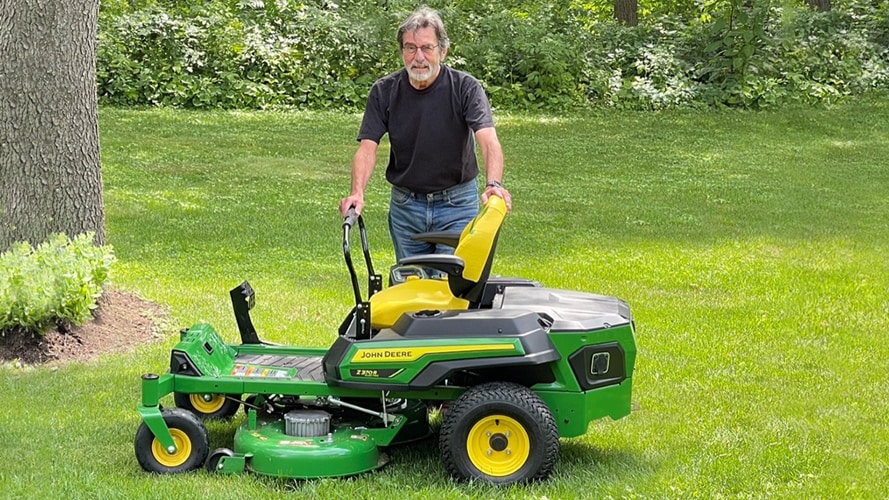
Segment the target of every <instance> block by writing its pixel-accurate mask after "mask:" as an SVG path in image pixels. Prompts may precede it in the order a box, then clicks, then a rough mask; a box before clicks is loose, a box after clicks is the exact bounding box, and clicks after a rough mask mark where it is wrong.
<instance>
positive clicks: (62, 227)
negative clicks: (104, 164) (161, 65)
mask: <svg viewBox="0 0 889 500" xmlns="http://www.w3.org/2000/svg"><path fill="white" fill-rule="evenodd" d="M98 12H99V0H0V54H2V57H0V179H2V183H0V250H3V249H6V248H8V246H9V245H10V243H12V242H16V241H28V242H30V243H32V244H35V245H36V244H38V243H40V242H42V241H44V240H46V239H47V237H48V236H49V235H50V234H52V233H65V234H67V235H69V236H74V235H77V234H81V233H85V232H88V231H93V232H95V234H96V236H95V240H96V241H95V242H96V243H97V244H102V243H104V240H105V234H104V225H105V215H104V206H103V203H102V173H101V168H100V163H99V125H98V105H97V100H96V38H97V31H98Z"/></svg>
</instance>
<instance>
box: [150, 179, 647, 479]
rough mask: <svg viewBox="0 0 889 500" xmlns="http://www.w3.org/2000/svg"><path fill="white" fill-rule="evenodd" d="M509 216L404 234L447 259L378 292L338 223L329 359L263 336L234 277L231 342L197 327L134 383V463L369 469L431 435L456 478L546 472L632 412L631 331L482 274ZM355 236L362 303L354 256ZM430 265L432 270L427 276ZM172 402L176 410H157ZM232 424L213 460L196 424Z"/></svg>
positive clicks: (616, 318)
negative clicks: (433, 419) (573, 444)
mask: <svg viewBox="0 0 889 500" xmlns="http://www.w3.org/2000/svg"><path fill="white" fill-rule="evenodd" d="M506 212H507V210H506V205H505V203H504V202H503V200H502V199H501V198H499V197H496V196H493V197H491V198H490V199H489V200H488V202H487V203H486V204H485V206H484V207H483V208H482V210H481V211H480V213H479V215H478V216H477V217H476V218H475V219H474V220H473V221H472V222H471V223H470V224H469V225H468V226H467V227H466V228H465V229H464V230H463V231H462V232H461V233H424V234H422V235H418V236H417V238H418V239H421V240H424V241H429V242H435V243H442V244H447V245H450V246H452V247H454V254H453V255H440V254H435V255H423V256H415V257H409V258H406V259H402V260H401V261H399V262H398V263H397V264H396V266H394V267H393V269H392V270H391V271H390V276H389V284H388V286H387V287H386V288H385V289H384V288H383V286H382V277H381V276H380V275H379V274H375V272H374V269H373V263H372V262H371V256H370V251H369V249H368V244H367V233H366V230H365V226H364V221H363V219H362V217H361V216H360V215H358V216H356V215H355V214H354V211H350V212H349V213H348V214H347V215H346V217H345V219H344V222H343V253H344V256H345V261H346V265H347V268H348V270H349V274H350V277H351V281H352V288H353V291H354V295H355V306H354V307H353V308H352V310H351V311H350V312H349V313H348V314H347V316H346V318H345V320H344V321H343V322H342V324H341V325H340V327H339V331H338V335H337V336H336V338H335V340H334V341H333V343H332V345H331V346H330V347H329V348H317V347H295V346H285V345H277V344H272V343H268V342H264V341H262V340H260V338H259V335H258V334H257V332H256V330H255V328H254V327H253V323H252V321H251V319H250V310H251V309H252V308H253V306H254V304H255V302H256V300H255V293H254V291H253V288H252V287H251V285H250V284H249V283H247V282H244V283H242V284H241V285H239V286H237V287H235V288H234V289H233V290H231V292H230V296H231V300H232V305H233V309H234V314H235V319H236V321H237V325H238V330H239V333H240V338H241V342H240V344H229V343H226V342H225V341H223V339H222V337H221V336H220V335H219V334H218V333H217V332H216V331H215V330H214V328H213V327H212V326H210V325H209V324H203V323H201V324H196V325H194V326H192V327H190V328H188V329H186V330H183V331H182V332H181V334H180V340H179V342H178V343H177V344H176V345H175V346H174V347H173V349H172V352H171V354H170V368H169V371H167V372H166V373H163V374H160V375H158V374H150V373H149V374H145V375H143V376H142V399H141V402H140V403H139V405H138V411H139V414H140V416H141V419H142V422H141V424H140V426H139V429H138V431H137V432H136V438H135V453H136V458H137V461H138V462H139V464H140V465H141V467H142V468H143V469H145V470H146V471H149V472H156V473H178V472H186V471H191V470H195V469H200V468H206V470H207V471H209V472H211V473H218V474H234V473H242V472H252V473H256V474H263V475H269V476H277V477H285V478H296V479H308V478H320V477H335V476H350V475H355V474H359V473H363V472H367V471H372V470H375V469H378V468H379V467H382V466H383V465H385V464H386V463H387V462H388V460H389V453H387V450H389V449H390V448H391V447H394V446H395V445H399V444H403V443H409V442H412V441H416V440H421V439H430V436H434V435H435V432H433V428H432V427H433V426H431V425H430V419H429V415H430V411H431V410H438V409H440V412H441V422H440V428H439V429H437V434H438V436H437V438H438V443H439V449H440V453H441V460H442V462H443V463H444V465H445V468H446V469H447V471H448V472H449V473H450V474H451V475H452V476H453V477H455V478H456V479H460V480H481V481H484V482H489V483H498V484H511V483H516V482H526V481H530V480H535V479H543V478H545V477H547V476H548V475H549V474H550V472H551V471H552V469H553V467H554V466H555V464H556V461H557V458H558V454H559V438H570V437H577V436H582V435H584V434H585V433H586V432H587V429H588V426H589V423H590V422H591V421H594V420H597V419H600V418H603V417H610V418H612V419H619V418H621V417H624V416H626V415H628V414H629V413H630V397H631V386H632V375H633V367H634V363H635V358H636V346H635V340H634V332H635V324H634V322H633V318H632V315H631V313H630V309H629V307H628V305H627V304H626V303H625V302H623V301H621V300H619V299H617V298H614V297H608V296H603V295H595V294H591V293H584V292H576V291H568V290H557V289H550V288H545V287H544V286H542V285H541V284H540V283H539V282H537V281H533V280H529V279H523V278H508V277H499V276H492V275H491V267H492V262H493V258H494V250H495V248H496V244H497V239H498V237H499V234H500V229H501V225H502V223H503V220H504V218H505V217H506ZM355 228H357V229H358V233H359V236H360V238H361V246H362V250H363V256H364V260H365V265H366V267H367V274H368V279H367V286H366V290H367V293H366V297H365V296H364V295H363V294H362V290H361V286H360V285H359V279H358V273H357V271H356V268H355V266H354V265H353V262H352V257H351V254H352V252H351V245H350V235H351V233H352V231H353V230H354V229H355ZM430 270H431V272H430ZM170 394H172V395H173V401H174V403H175V407H170V408H167V407H163V406H162V404H161V400H162V399H163V398H165V397H167V396H169V395H170ZM241 408H243V413H244V415H245V417H244V418H243V423H242V424H240V426H239V427H238V429H237V431H236V433H235V435H234V439H233V442H232V445H231V447H230V448H220V449H216V450H214V451H212V452H211V451H210V449H209V439H208V432H207V430H206V427H205V426H204V423H203V422H204V421H205V420H207V419H231V418H234V416H235V415H236V413H237V412H238V411H239V409H241Z"/></svg>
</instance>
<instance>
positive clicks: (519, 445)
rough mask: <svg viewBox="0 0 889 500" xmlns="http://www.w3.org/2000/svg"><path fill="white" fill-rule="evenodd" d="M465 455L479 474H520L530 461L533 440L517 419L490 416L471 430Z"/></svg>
mask: <svg viewBox="0 0 889 500" xmlns="http://www.w3.org/2000/svg"><path fill="white" fill-rule="evenodd" d="M466 451H467V453H468V454H469V460H470V461H471V462H472V464H473V465H474V466H475V467H476V468H477V469H478V470H479V471H480V472H482V473H483V474H487V475H489V476H493V477H505V476H509V475H510V474H515V473H516V472H518V470H519V469H521V468H522V466H523V465H525V463H526V462H527V461H528V456H529V455H530V454H531V440H530V438H529V437H528V431H526V430H525V428H524V427H523V426H522V424H520V423H519V422H518V421H516V420H515V419H514V418H511V417H507V416H505V415H491V416H489V417H485V418H483V419H481V420H479V421H478V422H476V424H475V425H473V426H472V429H470V430H469V436H468V437H467V438H466Z"/></svg>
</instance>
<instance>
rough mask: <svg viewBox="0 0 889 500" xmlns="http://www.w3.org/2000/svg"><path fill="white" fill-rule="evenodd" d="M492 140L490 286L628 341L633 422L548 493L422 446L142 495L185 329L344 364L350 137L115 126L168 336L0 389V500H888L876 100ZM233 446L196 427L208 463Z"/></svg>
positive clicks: (615, 425)
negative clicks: (489, 477) (609, 310)
mask: <svg viewBox="0 0 889 500" xmlns="http://www.w3.org/2000/svg"><path fill="white" fill-rule="evenodd" d="M497 119H498V133H499V135H500V139H501V142H502V143H503V147H504V151H505V154H506V160H507V161H506V163H507V173H506V179H505V183H506V184H507V186H508V187H509V188H510V190H511V192H512V193H513V199H514V210H513V213H512V214H511V215H510V217H509V218H508V219H507V221H506V223H505V227H504V230H503V233H502V235H501V238H500V243H499V246H498V257H497V260H496V261H495V266H494V272H495V274H503V275H512V276H522V277H528V278H534V279H537V280H539V281H541V282H543V283H544V284H545V285H546V286H549V287H555V288H566V289H576V290H584V291H589V292H596V293H603V294H609V295H615V296H618V297H621V298H623V299H624V300H626V301H627V302H628V303H629V304H630V305H631V307H632V308H633V312H634V315H635V319H636V323H637V326H638V332H637V333H638V335H637V343H638V347H639V354H638V358H637V370H636V373H635V379H634V398H633V399H634V407H635V411H634V412H633V413H632V414H631V415H630V416H629V417H628V418H625V419H623V420H620V421H617V422H613V421H599V422H595V423H593V424H592V425H591V426H590V429H589V432H588V433H587V435H586V436H584V437H582V438H577V439H570V440H563V441H562V455H561V458H560V461H559V463H558V465H557V466H556V469H555V473H554V476H553V477H552V479H551V480H549V481H546V482H542V483H538V484H532V485H527V486H520V487H511V488H496V487H488V486H484V485H478V484H458V483H454V482H452V481H451V480H450V479H449V478H448V477H447V474H446V472H445V470H444V468H443V466H442V465H441V464H440V462H439V458H438V452H437V448H436V443H435V442H429V443H423V444H421V445H418V446H416V447H414V448H399V449H395V450H393V452H392V453H391V455H392V457H393V459H394V461H393V463H392V464H391V465H389V466H388V467H386V468H384V469H382V470H381V471H379V472H377V473H374V474H366V475H362V476H359V477H355V478H352V479H335V480H329V479H328V480H317V481H306V482H294V481H287V480H278V479H272V478H263V477H259V476H253V475H242V476H234V477H231V476H229V477H220V476H212V475H209V474H206V473H204V472H198V473H194V474H185V475H178V476H173V477H158V476H154V475H148V474H145V473H144V472H142V470H141V469H140V468H139V466H138V465H137V463H136V460H135V457H134V455H133V446H132V441H133V437H134V434H135V432H136V428H137V426H138V424H139V418H138V414H137V413H136V410H135V405H136V404H137V402H138V400H139V377H140V375H141V374H142V373H145V372H163V371H164V370H165V369H166V366H167V363H168V356H169V349H170V347H171V346H172V345H173V344H174V343H175V339H176V335H175V332H176V330H177V328H178V327H180V326H188V325H190V324H191V323H194V322H196V321H198V320H206V321H209V322H211V323H213V324H214V325H215V326H216V327H217V329H218V330H220V331H221V332H222V333H223V335H224V336H225V337H226V338H227V339H228V340H230V341H235V340H236V338H237V333H236V326H235V323H234V319H233V317H232V315H231V308H230V304H229V302H228V292H227V291H228V289H230V288H231V287H233V286H234V285H236V284H238V283H239V282H240V281H241V280H243V279H249V280H250V281H251V283H252V284H253V286H254V288H255V289H256V290H257V307H256V309H254V311H253V318H254V322H255V324H256V326H257V329H258V330H259V332H260V335H261V336H262V337H263V338H265V339H268V340H271V341H275V342H284V343H292V344H302V345H313V346H325V345H329V344H330V343H331V342H332V341H333V339H334V336H335V335H336V328H337V326H338V325H339V322H340V321H341V320H342V318H343V317H344V315H345V314H346V313H347V312H348V310H349V308H350V306H351V300H352V298H351V289H350V284H349V281H348V274H347V271H346V267H345V265H344V264H343V258H342V246H341V239H340V238H341V229H340V222H341V219H340V216H339V214H338V212H337V209H336V206H337V202H338V200H339V198H340V197H342V196H343V195H345V194H346V192H347V190H348V186H349V163H350V160H351V155H352V154H353V152H354V149H355V147H356V142H355V135H356V132H357V128H358V124H359V121H360V116H359V115H345V114H334V113H296V112H294V113H239V112H211V113H196V112H182V111H169V110H149V111H132V110H117V109H103V110H101V113H100V129H101V145H102V160H103V173H104V182H105V204H106V213H107V233H108V240H109V243H111V244H112V245H113V246H114V248H115V252H116V255H117V257H118V259H119V262H118V264H117V265H116V267H115V269H114V275H113V279H114V286H115V287H118V288H121V289H125V290H130V291H133V292H136V293H138V294H140V295H141V296H143V297H145V298H147V299H151V300H154V301H157V302H159V303H161V304H163V305H165V306H167V307H168V308H169V311H170V318H171V321H172V322H173V323H175V324H174V325H171V326H170V328H169V331H167V332H165V333H166V335H167V336H166V338H165V340H164V341H163V342H159V343H154V344H147V345H145V346H143V347H141V348H139V349H138V350H136V351H135V352H132V353H128V354H115V355H106V356H104V357H102V358H101V359H100V360H99V361H97V362H94V363H90V364H83V365H75V364H68V365H63V366H57V367H40V368H25V369H17V368H14V367H13V366H11V365H6V366H2V367H0V400H2V401H3V403H4V404H3V406H4V407H5V409H4V411H3V415H4V416H3V417H0V423H2V425H0V464H2V467H0V497H7V498H22V497H33V498H45V497H55V498H64V497H70V498H77V497H87V498H103V499H104V498H127V499H130V498H187V497H195V498H233V499H234V498H239V499H241V498H274V497H282V498H294V495H299V496H300V498H350V499H358V498H385V497H388V498H544V497H545V498H549V499H555V498H565V499H569V498H608V497H621V498H624V497H626V498H637V497H655V498H689V497H701V498H714V497H717V498H719V497H722V498H725V497H730V498H737V497H743V498H748V497H769V498H772V497H777V498H885V497H886V496H887V495H889V483H887V481H886V480H885V478H886V477H887V473H889V416H887V415H889V412H887V411H886V405H887V401H889V342H886V341H885V339H886V336H887V332H889V259H887V258H886V256H887V255H889V236H887V235H889V194H887V193H889V126H887V124H889V103H887V100H886V99H876V98H874V99H870V100H865V101H859V102H856V103H851V104H847V105H842V106H837V107H835V108H832V109H808V108H800V109H785V110H781V111H772V112H760V113H750V112H711V113H700V112H692V111H671V112H663V113H637V112H619V111H594V112H590V113H585V114H577V115H569V116H545V115H505V114H499V115H497ZM386 156H387V153H386V151H385V150H384V151H383V152H382V153H381V155H380V159H381V161H382V160H383V159H385V158H386ZM382 172H383V166H382V165H380V166H379V167H378V170H377V172H376V173H375V175H374V179H373V180H372V183H371V188H370V191H369V192H368V195H367V203H368V206H367V207H366V209H365V212H364V214H365V218H366V222H367V225H368V229H369V231H370V245H371V248H372V249H373V256H374V258H375V265H376V267H377V268H378V269H379V270H385V269H388V267H389V265H391V264H392V263H393V257H392V250H391V244H390V243H389V240H388V234H387V229H386V227H387V226H386V204H387V199H388V198H387V197H388V190H387V185H386V183H385V181H384V179H383V175H382ZM169 405H172V402H170V403H169ZM239 422H240V417H238V418H237V419H236V421H235V422H232V423H215V424H211V425H209V429H210V436H211V443H210V445H211V449H212V448H215V447H218V446H229V445H230V439H231V436H232V435H233V433H234V430H235V428H236V427H237V425H238V423H239Z"/></svg>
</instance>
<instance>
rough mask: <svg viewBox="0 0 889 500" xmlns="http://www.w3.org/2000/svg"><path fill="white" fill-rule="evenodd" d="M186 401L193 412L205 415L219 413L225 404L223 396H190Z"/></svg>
mask: <svg viewBox="0 0 889 500" xmlns="http://www.w3.org/2000/svg"><path fill="white" fill-rule="evenodd" d="M188 399H189V401H190V402H191V406H193V407H194V409H195V410H197V411H199V412H201V413H203V414H205V415H209V414H211V413H214V412H217V411H219V409H220V408H222V405H224V404H225V395H224V394H191V395H189V397H188Z"/></svg>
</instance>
